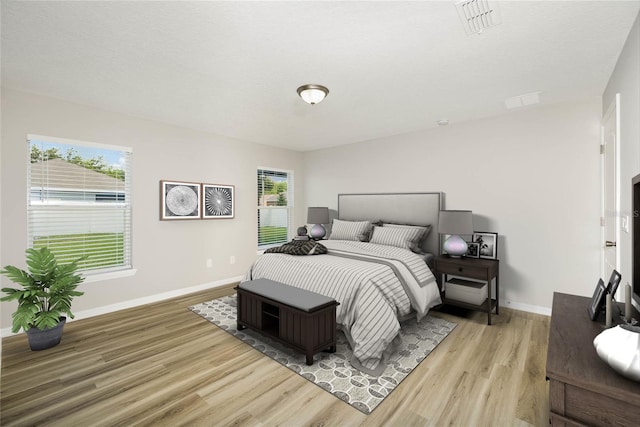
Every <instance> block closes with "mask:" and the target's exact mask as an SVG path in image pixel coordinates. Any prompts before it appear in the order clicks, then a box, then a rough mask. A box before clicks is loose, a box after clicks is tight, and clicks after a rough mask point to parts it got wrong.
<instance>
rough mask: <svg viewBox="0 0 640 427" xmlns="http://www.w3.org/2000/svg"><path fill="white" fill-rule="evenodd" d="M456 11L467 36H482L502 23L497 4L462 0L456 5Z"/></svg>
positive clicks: (486, 1)
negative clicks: (487, 30) (482, 33)
mask: <svg viewBox="0 0 640 427" xmlns="http://www.w3.org/2000/svg"><path fill="white" fill-rule="evenodd" d="M456 9H457V10H458V16H459V17H460V20H461V21H462V25H463V26H464V31H465V32H466V33H467V35H471V34H480V33H481V32H482V31H484V30H486V29H487V28H491V27H495V26H496V25H498V24H500V23H502V20H501V19H500V10H499V9H498V4H497V2H489V1H488V0H462V1H459V2H458V3H456Z"/></svg>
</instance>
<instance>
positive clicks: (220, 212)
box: [203, 184, 234, 218]
mask: <svg viewBox="0 0 640 427" xmlns="http://www.w3.org/2000/svg"><path fill="white" fill-rule="evenodd" d="M233 215H234V212H233V186H231V185H209V184H203V217H204V218H233Z"/></svg>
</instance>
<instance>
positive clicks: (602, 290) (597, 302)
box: [588, 279, 607, 321]
mask: <svg viewBox="0 0 640 427" xmlns="http://www.w3.org/2000/svg"><path fill="white" fill-rule="evenodd" d="M606 294H607V288H606V287H605V286H604V280H602V279H600V280H598V283H597V284H596V289H595V290H594V291H593V296H592V297H591V301H590V302H589V307H588V311H589V318H590V319H591V320H593V321H595V320H596V319H597V318H598V315H599V314H600V312H601V311H602V308H603V307H604V297H605V295H606Z"/></svg>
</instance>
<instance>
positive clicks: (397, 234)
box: [370, 227, 424, 250]
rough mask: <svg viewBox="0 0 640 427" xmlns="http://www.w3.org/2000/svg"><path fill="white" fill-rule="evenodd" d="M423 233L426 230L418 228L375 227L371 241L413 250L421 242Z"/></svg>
mask: <svg viewBox="0 0 640 427" xmlns="http://www.w3.org/2000/svg"><path fill="white" fill-rule="evenodd" d="M423 235H424V231H423V230H420V229H418V228H406V227H373V234H372V235H371V240H370V242H371V243H377V244H379V245H387V246H396V247H398V248H404V249H409V250H411V248H412V247H413V248H415V247H416V245H417V244H419V243H420V239H421V237H422V236H423Z"/></svg>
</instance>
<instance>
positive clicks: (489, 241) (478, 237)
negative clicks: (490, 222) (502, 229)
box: [473, 231, 498, 259]
mask: <svg viewBox="0 0 640 427" xmlns="http://www.w3.org/2000/svg"><path fill="white" fill-rule="evenodd" d="M473 241H474V243H477V244H478V246H479V252H478V254H479V256H480V258H486V259H498V233H488V232H484V231H474V232H473Z"/></svg>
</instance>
